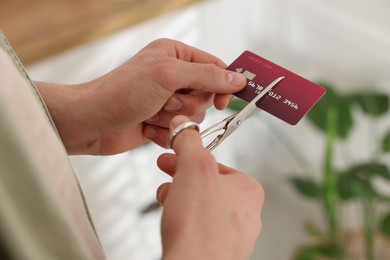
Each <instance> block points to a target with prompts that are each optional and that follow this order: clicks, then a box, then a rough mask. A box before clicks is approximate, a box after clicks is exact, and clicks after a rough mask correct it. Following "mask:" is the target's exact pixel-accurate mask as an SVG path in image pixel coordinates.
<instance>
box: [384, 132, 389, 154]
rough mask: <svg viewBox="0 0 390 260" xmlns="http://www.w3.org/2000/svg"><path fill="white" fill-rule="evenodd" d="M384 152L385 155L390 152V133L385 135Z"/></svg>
mask: <svg viewBox="0 0 390 260" xmlns="http://www.w3.org/2000/svg"><path fill="white" fill-rule="evenodd" d="M382 151H383V152H385V153H388V152H390V131H389V132H388V133H387V134H386V135H385V137H384V138H383V140H382Z"/></svg>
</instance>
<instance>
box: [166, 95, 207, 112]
mask: <svg viewBox="0 0 390 260" xmlns="http://www.w3.org/2000/svg"><path fill="white" fill-rule="evenodd" d="M213 99H214V94H211V93H209V92H204V91H199V90H193V91H191V92H189V93H188V94H181V93H175V94H174V95H173V96H172V97H171V98H170V99H169V100H168V101H167V102H166V103H165V105H164V109H165V110H167V111H170V112H174V113H177V114H181V115H186V116H191V115H196V114H199V113H201V112H203V111H205V110H206V109H208V108H209V107H210V106H211V105H212V104H213Z"/></svg>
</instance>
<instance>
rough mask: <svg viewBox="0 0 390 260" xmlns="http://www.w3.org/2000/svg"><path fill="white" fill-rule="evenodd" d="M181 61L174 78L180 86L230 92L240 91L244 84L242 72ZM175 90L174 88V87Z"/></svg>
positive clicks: (218, 92) (211, 91)
mask: <svg viewBox="0 0 390 260" xmlns="http://www.w3.org/2000/svg"><path fill="white" fill-rule="evenodd" d="M178 62H181V63H182V64H180V66H177V68H178V69H179V70H180V72H177V71H176V72H175V78H176V80H177V81H178V82H181V83H183V84H181V86H183V85H184V86H188V87H189V88H191V89H197V90H201V91H204V92H210V93H217V94H230V93H235V92H238V91H240V90H241V89H242V88H243V87H244V86H245V84H246V78H245V76H244V75H243V74H241V73H238V72H234V71H229V70H225V69H221V68H219V67H218V66H216V65H214V64H201V63H191V62H185V61H178ZM175 90H176V89H175Z"/></svg>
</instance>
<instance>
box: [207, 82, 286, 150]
mask: <svg viewBox="0 0 390 260" xmlns="http://www.w3.org/2000/svg"><path fill="white" fill-rule="evenodd" d="M284 78H285V77H284V76H282V77H279V78H277V79H275V80H274V81H273V82H272V83H271V84H269V85H268V86H267V87H266V88H264V89H263V90H262V91H261V92H260V93H259V94H258V95H257V96H256V97H255V98H254V99H253V100H252V101H251V102H249V103H248V104H247V105H246V106H245V107H244V108H243V109H242V110H241V111H240V112H237V113H235V114H233V115H231V116H228V117H227V118H225V119H224V120H222V121H221V122H219V123H216V124H215V125H212V126H210V127H209V128H207V129H206V130H204V131H203V132H201V133H200V136H201V138H202V139H203V138H205V137H207V136H209V135H211V134H213V133H215V132H218V131H222V130H223V133H221V134H219V135H217V137H215V139H214V140H213V141H211V142H210V144H209V145H207V146H206V149H207V150H209V151H212V150H213V149H214V148H216V147H217V146H218V145H219V144H220V143H222V142H223V141H224V140H225V139H226V138H227V137H228V136H230V135H231V134H232V133H233V132H234V131H236V130H237V128H238V127H239V126H240V125H241V124H242V123H243V122H244V121H245V120H246V119H248V118H249V117H250V116H252V114H253V112H254V111H255V109H257V106H256V103H257V101H259V100H260V98H262V97H263V96H264V95H265V94H267V92H268V91H270V90H271V89H272V88H273V87H274V86H276V84H278V83H279V82H280V81H282V80H283V79H284Z"/></svg>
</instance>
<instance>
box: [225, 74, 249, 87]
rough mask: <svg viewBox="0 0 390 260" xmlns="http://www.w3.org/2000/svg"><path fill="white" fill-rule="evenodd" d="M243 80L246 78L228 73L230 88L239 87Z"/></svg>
mask: <svg viewBox="0 0 390 260" xmlns="http://www.w3.org/2000/svg"><path fill="white" fill-rule="evenodd" d="M244 80H246V78H245V76H244V75H242V74H241V73H237V72H229V74H228V81H229V84H230V85H232V86H240V85H241V83H242V82H243V81H244Z"/></svg>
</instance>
